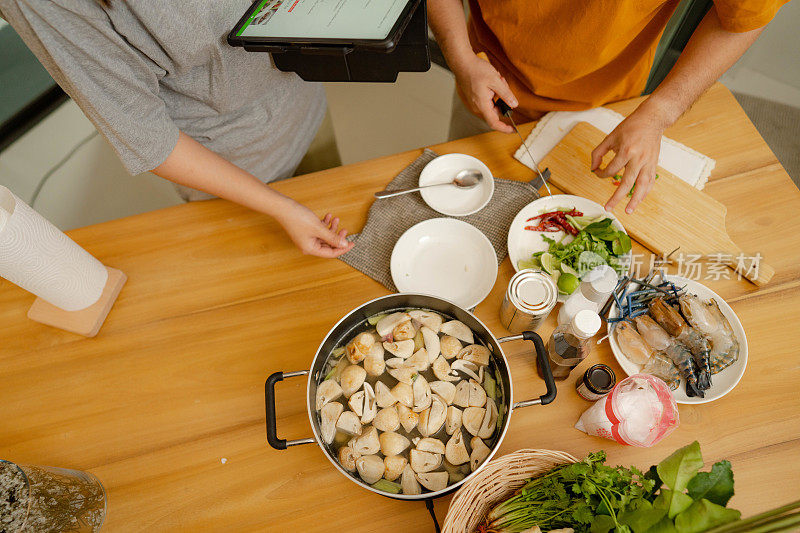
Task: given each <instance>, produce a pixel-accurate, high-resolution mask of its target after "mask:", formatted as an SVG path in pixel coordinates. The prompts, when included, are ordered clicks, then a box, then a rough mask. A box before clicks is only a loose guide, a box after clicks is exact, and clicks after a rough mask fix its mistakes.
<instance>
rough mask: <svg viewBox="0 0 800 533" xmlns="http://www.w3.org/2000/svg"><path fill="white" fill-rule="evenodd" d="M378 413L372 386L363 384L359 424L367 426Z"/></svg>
mask: <svg viewBox="0 0 800 533" xmlns="http://www.w3.org/2000/svg"><path fill="white" fill-rule="evenodd" d="M377 412H378V406H377V404H376V402H375V391H374V390H373V389H372V385H370V384H369V383H366V382H364V412H363V414H362V415H361V423H362V424H369V423H370V422H372V420H373V419H374V418H375V414H376V413H377Z"/></svg>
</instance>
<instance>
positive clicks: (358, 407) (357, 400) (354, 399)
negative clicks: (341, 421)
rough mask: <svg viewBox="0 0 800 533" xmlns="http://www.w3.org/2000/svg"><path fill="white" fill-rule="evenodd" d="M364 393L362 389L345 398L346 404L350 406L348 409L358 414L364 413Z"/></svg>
mask: <svg viewBox="0 0 800 533" xmlns="http://www.w3.org/2000/svg"><path fill="white" fill-rule="evenodd" d="M365 394H366V393H365V392H364V391H363V390H360V391H358V392H356V393H354V394H353V395H352V396H350V399H349V400H347V405H349V406H350V409H351V410H352V411H353V412H354V413H355V414H356V415H358V416H361V415H362V414H364V395H365Z"/></svg>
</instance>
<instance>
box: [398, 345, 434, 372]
mask: <svg viewBox="0 0 800 533" xmlns="http://www.w3.org/2000/svg"><path fill="white" fill-rule="evenodd" d="M403 366H407V367H408V368H413V369H414V370H416V371H417V372H425V371H426V370H428V367H429V366H431V362H430V361H429V360H428V352H427V351H426V350H425V348H420V349H419V350H417V351H416V352H415V353H414V355H412V356H411V357H409V358H408V359H406V360H405V362H404V365H403Z"/></svg>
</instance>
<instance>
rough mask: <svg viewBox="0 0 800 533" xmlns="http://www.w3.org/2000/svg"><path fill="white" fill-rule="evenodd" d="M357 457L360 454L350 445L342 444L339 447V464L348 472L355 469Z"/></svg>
mask: <svg viewBox="0 0 800 533" xmlns="http://www.w3.org/2000/svg"><path fill="white" fill-rule="evenodd" d="M359 457H361V455H359V453H358V452H357V451H355V450H354V449H353V448H351V447H350V446H342V447H341V448H339V464H341V465H342V468H344V469H345V470H347V471H348V472H355V471H356V459H358V458H359Z"/></svg>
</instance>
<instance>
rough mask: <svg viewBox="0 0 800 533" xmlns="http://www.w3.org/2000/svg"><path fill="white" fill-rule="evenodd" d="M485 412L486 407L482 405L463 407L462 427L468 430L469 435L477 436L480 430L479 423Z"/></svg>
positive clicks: (481, 421)
mask: <svg viewBox="0 0 800 533" xmlns="http://www.w3.org/2000/svg"><path fill="white" fill-rule="evenodd" d="M485 414H486V409H484V408H483V407H467V408H466V409H464V414H462V415H461V421H462V423H463V424H464V429H466V430H467V431H469V432H470V434H471V435H476V436H477V435H478V434H479V433H480V432H481V424H482V423H483V417H484V415H485Z"/></svg>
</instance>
